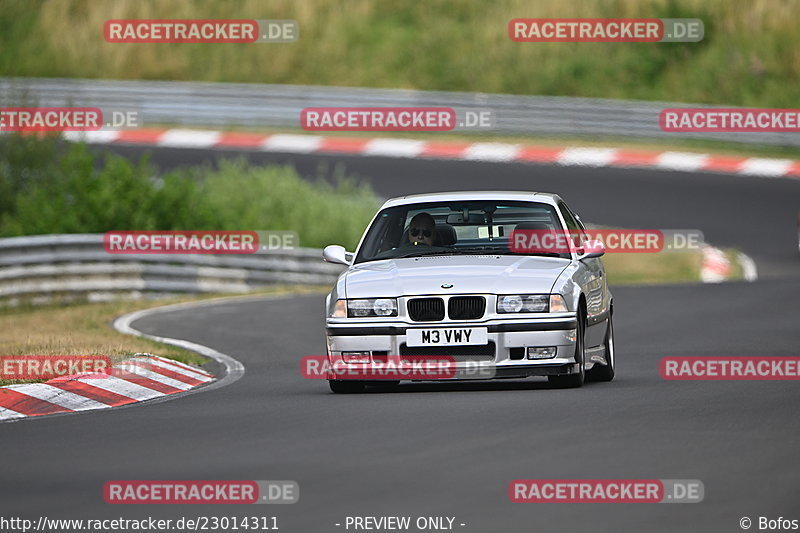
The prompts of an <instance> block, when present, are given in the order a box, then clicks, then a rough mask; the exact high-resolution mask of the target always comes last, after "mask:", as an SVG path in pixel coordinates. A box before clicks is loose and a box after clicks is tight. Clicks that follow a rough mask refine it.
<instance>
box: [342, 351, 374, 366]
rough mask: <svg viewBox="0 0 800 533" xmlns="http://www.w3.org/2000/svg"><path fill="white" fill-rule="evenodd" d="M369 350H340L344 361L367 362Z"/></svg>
mask: <svg viewBox="0 0 800 533" xmlns="http://www.w3.org/2000/svg"><path fill="white" fill-rule="evenodd" d="M369 354H370V353H369V352H342V360H343V361H344V362H345V363H369Z"/></svg>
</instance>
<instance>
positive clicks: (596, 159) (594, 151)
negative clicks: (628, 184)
mask: <svg viewBox="0 0 800 533" xmlns="http://www.w3.org/2000/svg"><path fill="white" fill-rule="evenodd" d="M617 153H618V150H617V149H616V148H567V149H565V150H563V151H562V152H561V153H560V154H558V157H557V158H556V163H558V164H559V165H577V166H587V167H604V166H607V165H610V164H611V163H612V162H613V161H614V159H616V157H617Z"/></svg>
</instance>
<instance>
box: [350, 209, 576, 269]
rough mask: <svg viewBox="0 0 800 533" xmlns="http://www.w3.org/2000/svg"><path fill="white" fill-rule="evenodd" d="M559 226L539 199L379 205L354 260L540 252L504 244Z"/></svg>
mask: <svg viewBox="0 0 800 533" xmlns="http://www.w3.org/2000/svg"><path fill="white" fill-rule="evenodd" d="M532 228H535V229H542V230H550V231H560V230H562V229H563V227H562V225H561V223H560V221H559V219H558V216H557V215H556V210H555V207H554V206H552V205H549V204H544V203H539V202H520V201H506V202H498V201H464V202H431V203H424V204H410V205H401V206H397V207H390V208H387V209H384V210H383V211H381V212H380V213H378V216H377V217H376V218H375V220H374V221H373V223H372V226H370V228H369V231H368V232H367V236H366V237H365V239H364V243H363V245H362V246H361V249H360V250H359V252H358V256H357V257H356V260H355V262H356V263H363V262H366V261H376V260H381V259H397V258H403V257H420V256H426V255H459V254H492V255H498V254H499V255H545V256H551V257H561V258H564V259H568V258H569V257H570V255H569V253H555V252H543V251H539V252H535V251H530V250H526V251H522V252H521V251H519V250H518V249H511V248H510V247H509V239H510V237H511V235H512V232H514V231H515V230H521V229H532Z"/></svg>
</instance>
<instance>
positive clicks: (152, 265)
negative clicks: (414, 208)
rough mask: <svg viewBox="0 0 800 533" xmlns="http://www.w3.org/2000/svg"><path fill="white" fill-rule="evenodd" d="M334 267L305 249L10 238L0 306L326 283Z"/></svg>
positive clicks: (85, 237) (0, 255)
mask: <svg viewBox="0 0 800 533" xmlns="http://www.w3.org/2000/svg"><path fill="white" fill-rule="evenodd" d="M342 268H343V267H341V266H339V265H333V264H330V263H325V262H324V261H323V260H322V251H321V250H317V249H313V248H298V249H295V250H275V251H272V252H270V253H269V254H257V255H206V254H197V255H189V254H180V255H176V254H109V253H107V252H106V251H105V250H104V249H103V235H102V234H68V235H36V236H31V237H12V238H7V239H0V303H2V304H6V305H8V304H10V305H14V304H17V303H20V302H29V303H43V302H48V301H51V300H53V299H88V300H91V301H97V300H107V299H111V298H117V297H127V298H140V297H143V296H146V295H148V294H152V295H163V294H174V293H203V292H248V291H250V290H253V289H256V288H259V287H265V286H269V285H276V284H309V285H318V284H333V283H334V282H335V280H336V278H337V276H338V275H339V273H340V272H341V271H342Z"/></svg>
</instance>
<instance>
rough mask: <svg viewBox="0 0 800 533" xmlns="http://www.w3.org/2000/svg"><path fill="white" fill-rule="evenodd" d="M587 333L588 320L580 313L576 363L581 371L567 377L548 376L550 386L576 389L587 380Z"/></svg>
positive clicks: (576, 338) (576, 333) (576, 342)
mask: <svg viewBox="0 0 800 533" xmlns="http://www.w3.org/2000/svg"><path fill="white" fill-rule="evenodd" d="M585 331H586V320H585V318H584V316H583V311H578V327H577V328H576V331H575V362H576V363H577V364H578V368H579V369H580V370H579V371H578V372H576V373H575V374H568V375H566V376H547V381H549V382H550V385H552V386H553V387H556V388H558V389H575V388H578V387H580V386H582V385H583V382H584V380H585V379H586V366H585V364H584V338H583V337H584V332H585Z"/></svg>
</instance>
